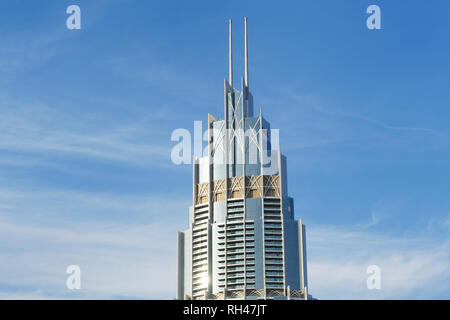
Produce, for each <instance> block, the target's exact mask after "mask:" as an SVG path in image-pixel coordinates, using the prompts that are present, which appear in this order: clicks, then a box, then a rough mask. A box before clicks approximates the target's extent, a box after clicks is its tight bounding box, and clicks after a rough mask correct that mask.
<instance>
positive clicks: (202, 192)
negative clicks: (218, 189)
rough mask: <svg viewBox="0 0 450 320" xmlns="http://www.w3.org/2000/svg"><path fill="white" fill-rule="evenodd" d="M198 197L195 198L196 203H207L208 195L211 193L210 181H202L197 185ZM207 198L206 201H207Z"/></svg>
mask: <svg viewBox="0 0 450 320" xmlns="http://www.w3.org/2000/svg"><path fill="white" fill-rule="evenodd" d="M196 195H197V197H196V199H195V204H201V203H205V202H207V201H208V200H207V199H208V195H209V183H208V182H205V183H200V184H198V185H197V192H196ZM205 199H206V201H205Z"/></svg>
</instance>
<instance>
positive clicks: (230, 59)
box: [228, 19, 233, 88]
mask: <svg viewBox="0 0 450 320" xmlns="http://www.w3.org/2000/svg"><path fill="white" fill-rule="evenodd" d="M229 25H230V31H229V61H228V64H229V66H228V68H229V69H228V70H229V79H228V80H229V82H230V86H231V88H233V50H232V49H233V38H232V37H233V36H232V22H231V19H230V20H229Z"/></svg>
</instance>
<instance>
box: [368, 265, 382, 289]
mask: <svg viewBox="0 0 450 320" xmlns="http://www.w3.org/2000/svg"><path fill="white" fill-rule="evenodd" d="M366 273H367V274H370V276H369V277H368V278H367V281H366V284H367V289H369V290H381V268H380V267H379V266H377V265H375V264H374V265H370V266H368V267H367V269H366Z"/></svg>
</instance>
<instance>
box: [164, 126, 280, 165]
mask: <svg viewBox="0 0 450 320" xmlns="http://www.w3.org/2000/svg"><path fill="white" fill-rule="evenodd" d="M170 139H171V141H172V142H177V143H176V144H175V145H174V146H173V147H172V150H171V154H170V158H171V160H172V162H173V163H174V164H176V165H180V164H192V153H193V154H194V156H197V157H199V158H200V157H207V158H209V159H210V163H211V164H213V163H214V164H262V165H263V166H265V167H267V169H270V167H271V166H272V165H273V166H275V165H276V164H277V162H276V159H275V158H276V157H278V152H277V151H276V150H277V149H278V146H279V130H278V129H270V130H267V129H261V128H258V129H256V128H248V129H246V130H243V129H226V128H223V127H222V128H210V129H209V130H205V131H203V123H202V121H194V134H193V136H192V134H191V132H190V131H189V130H187V129H184V128H178V129H175V130H174V131H173V132H172V135H171V137H170ZM269 141H270V142H269ZM209 155H211V157H209Z"/></svg>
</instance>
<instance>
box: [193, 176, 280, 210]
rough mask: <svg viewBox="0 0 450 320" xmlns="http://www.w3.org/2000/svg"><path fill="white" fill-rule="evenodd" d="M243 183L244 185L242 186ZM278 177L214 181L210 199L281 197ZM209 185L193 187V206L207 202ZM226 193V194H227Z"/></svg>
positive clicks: (248, 177) (249, 177)
mask: <svg viewBox="0 0 450 320" xmlns="http://www.w3.org/2000/svg"><path fill="white" fill-rule="evenodd" d="M244 181H245V185H244ZM280 183H281V181H280V176H267V175H257V176H246V177H245V179H244V177H242V176H240V177H232V178H229V179H228V190H227V180H226V179H218V180H214V181H213V182H212V183H211V185H212V190H211V192H212V199H213V201H224V200H225V197H228V199H232V198H242V197H243V196H244V190H245V197H246V198H261V197H281V185H280ZM209 185H210V184H209V183H208V182H206V183H200V184H198V185H196V186H195V188H196V199H195V204H202V203H205V202H207V199H208V195H209V192H210V190H209ZM227 191H228V192H227Z"/></svg>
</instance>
